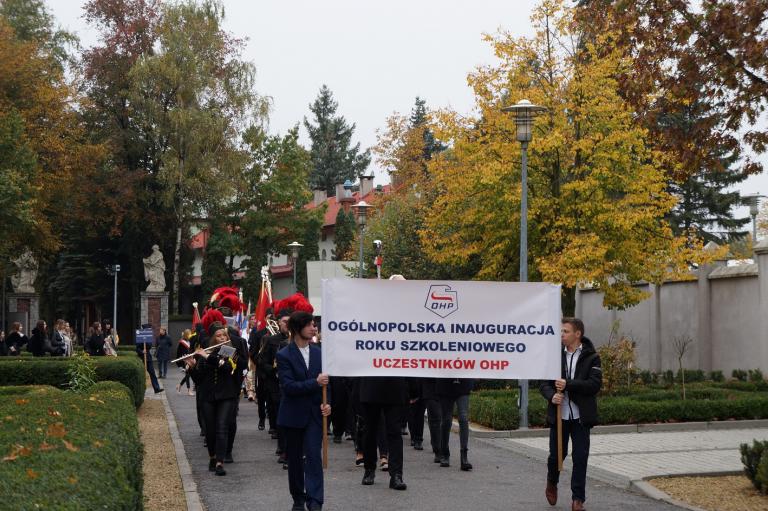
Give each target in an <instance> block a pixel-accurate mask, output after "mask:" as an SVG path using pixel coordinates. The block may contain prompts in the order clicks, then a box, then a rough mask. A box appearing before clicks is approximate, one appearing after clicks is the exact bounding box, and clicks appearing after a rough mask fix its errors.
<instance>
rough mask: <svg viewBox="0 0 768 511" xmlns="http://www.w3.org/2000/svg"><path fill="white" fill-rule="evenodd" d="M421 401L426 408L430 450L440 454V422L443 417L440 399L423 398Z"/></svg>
mask: <svg viewBox="0 0 768 511" xmlns="http://www.w3.org/2000/svg"><path fill="white" fill-rule="evenodd" d="M423 401H424V404H425V406H426V408H427V422H428V424H429V443H430V444H431V445H432V452H433V453H435V454H440V424H441V422H442V417H443V412H442V408H441V407H440V401H438V400H437V399H424V400H423Z"/></svg>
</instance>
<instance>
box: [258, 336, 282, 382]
mask: <svg viewBox="0 0 768 511" xmlns="http://www.w3.org/2000/svg"><path fill="white" fill-rule="evenodd" d="M262 341H263V343H264V346H263V348H262V349H261V350H260V352H259V353H258V355H257V357H256V369H257V370H258V374H259V375H260V376H261V377H262V378H263V379H264V382H265V383H266V384H267V385H268V386H270V388H273V387H275V388H277V389H278V391H279V387H278V383H277V358H276V357H277V352H278V351H280V350H281V349H282V348H284V347H286V346H288V336H287V335H285V334H283V333H278V334H277V335H270V336H268V337H265V338H264V339H262Z"/></svg>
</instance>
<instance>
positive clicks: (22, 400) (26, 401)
mask: <svg viewBox="0 0 768 511" xmlns="http://www.w3.org/2000/svg"><path fill="white" fill-rule="evenodd" d="M27 403H29V399H17V400H16V404H17V405H19V406H21V405H25V404H27Z"/></svg>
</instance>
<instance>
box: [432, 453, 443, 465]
mask: <svg viewBox="0 0 768 511" xmlns="http://www.w3.org/2000/svg"><path fill="white" fill-rule="evenodd" d="M440 460H441V458H440V455H439V454H437V453H435V459H434V460H432V461H434V462H435V463H440Z"/></svg>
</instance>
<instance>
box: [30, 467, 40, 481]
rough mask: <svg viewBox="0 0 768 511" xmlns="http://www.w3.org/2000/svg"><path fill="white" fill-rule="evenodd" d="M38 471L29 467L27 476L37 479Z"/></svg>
mask: <svg viewBox="0 0 768 511" xmlns="http://www.w3.org/2000/svg"><path fill="white" fill-rule="evenodd" d="M37 476H38V473H37V472H35V471H34V470H32V469H31V468H28V469H27V477H29V478H30V479H37Z"/></svg>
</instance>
